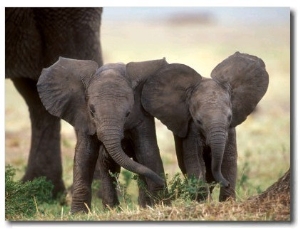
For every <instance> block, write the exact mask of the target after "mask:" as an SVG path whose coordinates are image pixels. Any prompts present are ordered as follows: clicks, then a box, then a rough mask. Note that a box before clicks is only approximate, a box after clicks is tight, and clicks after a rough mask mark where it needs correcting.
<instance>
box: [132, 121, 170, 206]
mask: <svg viewBox="0 0 300 229" xmlns="http://www.w3.org/2000/svg"><path fill="white" fill-rule="evenodd" d="M131 139H132V140H133V144H134V152H135V157H136V160H137V161H138V162H139V163H141V164H143V165H145V166H147V167H148V168H150V169H151V170H153V171H154V172H155V173H157V174H158V175H160V176H161V177H163V178H164V175H165V172H164V168H163V163H162V159H161V156H160V152H159V148H158V144H157V139H156V132H155V123H154V118H153V117H150V116H146V118H145V119H144V121H143V123H141V124H139V126H138V127H137V128H135V129H134V130H132V131H131ZM140 179H141V180H142V181H144V183H145V184H146V189H147V190H145V186H143V185H141V186H140V191H139V203H140V205H141V206H146V205H149V206H151V205H154V204H155V203H157V202H159V201H162V199H163V196H164V192H165V191H166V185H167V184H166V183H165V185H164V186H160V185H158V184H156V183H155V182H153V181H152V180H150V179H148V178H145V177H143V178H140ZM148 193H149V194H150V196H149V194H148ZM166 204H168V203H167V202H166Z"/></svg>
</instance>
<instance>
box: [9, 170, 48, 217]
mask: <svg viewBox="0 0 300 229" xmlns="http://www.w3.org/2000/svg"><path fill="white" fill-rule="evenodd" d="M14 176H15V169H14V168H13V167H11V166H10V165H8V166H6V167H5V219H6V220H10V219H11V218H12V217H13V216H15V215H23V216H25V217H29V216H32V215H33V214H35V213H36V212H37V211H38V205H37V204H38V203H42V202H46V203H51V202H53V200H52V189H53V185H52V183H51V182H49V181H46V179H45V178H44V177H39V178H37V179H34V180H33V181H26V182H21V181H13V177H14Z"/></svg>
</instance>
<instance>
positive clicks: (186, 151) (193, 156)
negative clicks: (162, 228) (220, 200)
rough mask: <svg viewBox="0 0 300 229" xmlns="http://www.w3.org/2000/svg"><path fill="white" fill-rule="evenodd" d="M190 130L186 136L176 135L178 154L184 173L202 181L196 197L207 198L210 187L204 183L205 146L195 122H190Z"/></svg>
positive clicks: (197, 198) (199, 198) (198, 198)
mask: <svg viewBox="0 0 300 229" xmlns="http://www.w3.org/2000/svg"><path fill="white" fill-rule="evenodd" d="M189 130H190V131H189V132H188V135H187V136H186V137H185V138H180V137H178V136H175V135H174V140H175V147H176V154H177V158H178V163H179V167H180V169H181V171H182V172H183V174H185V175H187V177H188V178H196V179H198V180H199V181H200V182H199V185H200V187H199V188H198V192H197V193H195V199H196V200H197V201H201V200H204V199H206V198H207V195H208V189H207V187H206V185H204V182H205V181H206V180H205V173H206V169H205V163H204V159H203V155H202V153H203V148H202V145H201V139H200V136H199V134H198V132H197V130H196V127H195V126H194V124H193V123H191V124H190V127H189Z"/></svg>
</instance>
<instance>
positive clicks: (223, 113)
mask: <svg viewBox="0 0 300 229" xmlns="http://www.w3.org/2000/svg"><path fill="white" fill-rule="evenodd" d="M268 83H269V76H268V73H267V72H266V70H265V64H264V62H263V61H262V60H261V59H260V58H258V57H255V56H251V55H248V54H241V53H239V52H236V53H235V54H233V55H231V56H229V57H228V58H227V59H225V60H224V61H222V62H221V63H220V64H219V65H217V66H216V67H215V68H214V69H213V71H212V73H211V79H210V78H204V77H202V76H200V75H199V74H198V73H197V72H195V71H194V70H193V69H191V68H190V67H188V66H185V65H182V64H170V65H168V66H167V67H166V68H164V69H162V70H160V71H159V72H157V73H156V74H155V75H154V76H153V77H151V78H150V79H149V80H148V81H147V82H146V83H145V85H144V88H143V93H142V104H143V107H144V108H145V110H146V111H148V112H149V113H150V114H151V115H153V116H154V117H156V118H158V119H159V120H161V122H162V123H164V124H165V125H166V126H167V127H168V128H169V129H170V130H171V131H173V134H174V139H175V147H176V153H177V158H178V163H179V167H180V169H181V171H182V172H183V173H184V174H187V176H188V177H192V176H195V177H196V178H199V179H201V180H203V181H206V182H208V183H212V182H214V181H216V182H218V183H220V184H221V189H220V195H219V200H220V201H224V200H226V199H228V198H229V197H232V198H235V185H236V177H237V147H236V131H235V127H236V126H237V125H239V124H241V123H242V122H243V121H244V120H245V119H246V118H247V116H248V115H249V114H250V113H251V112H252V111H253V110H254V109H255V107H256V105H257V104H258V102H259V101H260V99H261V98H262V97H263V96H264V94H265V93H266V90H267V88H268ZM212 189H213V187H212V188H211V189H210V192H211V191H212ZM199 192H203V193H202V194H201V193H200V194H199V196H198V200H202V199H204V198H206V197H207V195H208V190H207V189H205V188H204V189H200V190H199Z"/></svg>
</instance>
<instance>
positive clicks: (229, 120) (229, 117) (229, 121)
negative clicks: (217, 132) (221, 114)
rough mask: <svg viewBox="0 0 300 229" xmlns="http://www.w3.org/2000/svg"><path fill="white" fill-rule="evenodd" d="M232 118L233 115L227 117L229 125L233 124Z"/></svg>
mask: <svg viewBox="0 0 300 229" xmlns="http://www.w3.org/2000/svg"><path fill="white" fill-rule="evenodd" d="M231 118H232V115H228V116H227V121H228V123H231Z"/></svg>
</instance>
